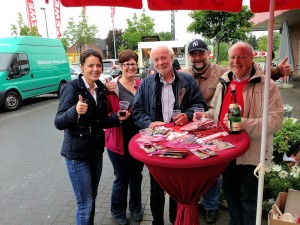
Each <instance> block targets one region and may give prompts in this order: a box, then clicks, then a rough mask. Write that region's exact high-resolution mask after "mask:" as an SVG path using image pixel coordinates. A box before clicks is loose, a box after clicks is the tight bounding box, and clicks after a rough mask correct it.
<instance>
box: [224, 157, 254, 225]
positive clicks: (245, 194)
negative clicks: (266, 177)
mask: <svg viewBox="0 0 300 225" xmlns="http://www.w3.org/2000/svg"><path fill="white" fill-rule="evenodd" d="M254 170H255V166H252V165H236V161H235V160H233V161H231V162H230V164H229V165H228V167H227V168H226V169H225V171H224V173H223V190H224V194H225V198H226V201H227V203H228V212H229V216H230V220H229V225H255V223H256V207H257V189H258V187H257V185H258V179H257V178H256V177H255V176H254V174H253V171H254Z"/></svg>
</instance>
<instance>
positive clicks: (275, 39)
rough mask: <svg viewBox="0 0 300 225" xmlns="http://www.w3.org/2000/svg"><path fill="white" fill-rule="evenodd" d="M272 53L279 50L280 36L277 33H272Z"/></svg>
mask: <svg viewBox="0 0 300 225" xmlns="http://www.w3.org/2000/svg"><path fill="white" fill-rule="evenodd" d="M273 35H274V36H273V51H274V52H275V51H278V50H279V45H280V34H279V32H274V34H273Z"/></svg>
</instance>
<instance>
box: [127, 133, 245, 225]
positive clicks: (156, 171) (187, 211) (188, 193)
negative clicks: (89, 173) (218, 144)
mask: <svg viewBox="0 0 300 225" xmlns="http://www.w3.org/2000/svg"><path fill="white" fill-rule="evenodd" d="M139 137H140V135H139V134H137V135H135V136H134V137H133V138H132V139H131V141H130V143H129V152H130V154H131V155H132V156H133V157H134V158H136V159H137V160H139V161H141V162H143V163H144V164H145V165H146V166H147V168H148V169H149V172H150V173H151V174H152V176H153V177H154V178H155V180H156V181H157V182H158V183H159V184H160V186H161V187H162V188H163V189H164V190H165V191H166V192H167V193H168V194H169V195H170V196H171V197H172V198H174V199H175V200H176V201H177V202H178V208H177V216H176V222H175V225H191V224H193V225H199V224H200V223H199V215H198V206H197V201H198V199H199V198H200V197H201V195H202V194H203V193H205V192H206V191H207V190H208V189H209V188H210V187H211V186H212V185H213V184H214V182H215V180H216V179H217V178H218V177H219V176H220V174H221V173H222V172H223V171H224V169H225V168H226V166H227V165H228V163H229V162H230V161H231V160H233V159H235V158H237V157H238V156H240V155H242V154H243V153H244V152H246V150H247V149H248V147H249V144H250V141H249V137H248V135H247V134H246V133H244V132H242V133H241V134H235V135H228V136H226V137H224V138H223V141H226V142H230V143H231V144H233V145H234V146H235V148H232V149H226V150H222V151H219V152H218V155H217V156H214V157H211V158H207V159H204V160H201V159H200V158H198V157H197V156H195V155H194V154H192V153H191V152H189V155H188V156H186V157H185V158H183V159H171V158H161V157H153V156H148V155H147V153H146V152H145V151H144V150H143V149H141V148H140V147H139V145H138V143H137V142H136V139H137V138H139Z"/></svg>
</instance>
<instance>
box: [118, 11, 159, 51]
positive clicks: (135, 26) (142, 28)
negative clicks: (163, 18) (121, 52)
mask: <svg viewBox="0 0 300 225" xmlns="http://www.w3.org/2000/svg"><path fill="white" fill-rule="evenodd" d="M127 25H128V27H127V28H126V29H125V30H124V33H123V34H122V38H123V45H124V47H125V48H127V49H132V50H137V47H138V42H139V41H141V40H142V36H151V35H154V25H155V24H154V19H153V18H151V17H149V16H147V15H146V14H145V11H143V13H142V14H141V16H140V17H139V18H138V17H137V15H136V13H134V14H133V18H132V20H130V19H127Z"/></svg>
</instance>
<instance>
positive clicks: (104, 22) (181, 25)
mask: <svg viewBox="0 0 300 225" xmlns="http://www.w3.org/2000/svg"><path fill="white" fill-rule="evenodd" d="M143 2H144V4H143V5H144V6H147V3H146V1H145V0H143ZM248 2H249V0H246V1H245V0H244V2H243V4H248ZM3 3H4V2H3ZM34 5H35V11H36V15H37V23H38V29H39V32H40V34H41V35H42V36H43V37H46V36H47V32H46V25H45V16H44V11H43V10H41V9H40V8H41V7H44V8H46V17H47V26H48V33H49V37H50V38H56V30H55V20H54V11H53V0H49V4H45V1H44V0H34ZM19 12H20V13H21V14H22V16H23V19H24V21H25V23H26V24H27V12H26V1H25V0H8V1H5V4H3V5H2V6H1V8H0V13H1V14H0V15H2V17H1V21H0V25H1V32H0V37H9V36H11V31H10V28H11V24H15V25H17V24H18V13H19ZM80 12H81V8H77V7H64V6H62V5H61V22H62V24H61V32H62V33H63V32H64V30H65V28H66V27H67V22H68V21H69V19H70V17H74V18H78V16H79V15H80ZM110 13H111V11H110V7H101V6H92V7H87V9H86V14H87V16H88V22H89V24H90V25H91V24H95V25H96V26H97V27H98V30H99V33H98V37H99V38H103V39H104V38H106V36H107V33H108V31H109V30H111V29H112V22H111V14H110ZM134 13H137V15H138V16H139V15H140V14H141V13H142V10H136V9H129V8H121V7H116V10H115V18H114V21H115V24H114V27H115V28H116V29H123V30H124V29H125V28H126V27H127V22H126V19H132V17H133V14H134ZM145 13H146V15H148V16H150V17H152V18H154V22H155V31H156V32H160V31H164V32H171V12H170V11H150V10H148V9H146V11H145ZM188 13H189V11H186V10H182V11H177V12H175V36H176V39H177V40H180V41H189V40H192V39H193V38H198V37H200V36H199V35H197V36H195V35H193V34H190V33H187V32H186V28H187V26H188V25H189V24H190V23H191V22H192V20H191V18H190V17H189V16H188ZM4 15H5V16H4Z"/></svg>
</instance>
